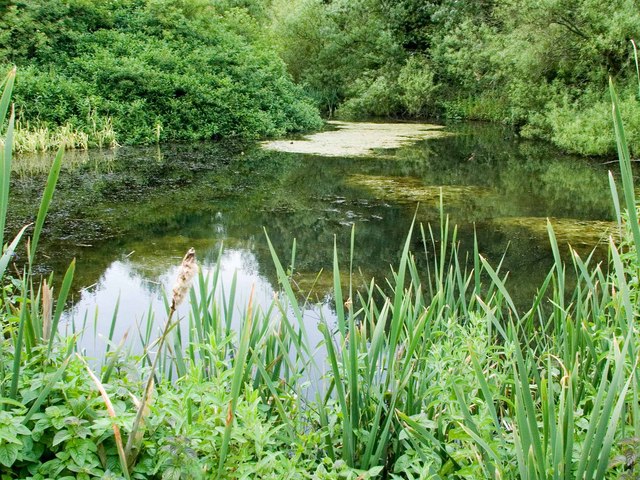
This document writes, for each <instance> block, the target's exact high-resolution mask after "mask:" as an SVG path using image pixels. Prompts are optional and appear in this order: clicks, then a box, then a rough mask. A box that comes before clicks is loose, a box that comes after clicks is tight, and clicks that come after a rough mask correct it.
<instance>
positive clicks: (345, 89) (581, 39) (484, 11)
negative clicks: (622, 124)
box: [273, 0, 640, 155]
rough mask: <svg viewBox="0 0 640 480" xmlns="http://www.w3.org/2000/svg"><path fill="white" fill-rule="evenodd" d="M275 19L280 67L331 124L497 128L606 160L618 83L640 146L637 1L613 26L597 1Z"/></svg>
mask: <svg viewBox="0 0 640 480" xmlns="http://www.w3.org/2000/svg"><path fill="white" fill-rule="evenodd" d="M276 5H278V4H277V3H276ZM363 9H366V13H363ZM273 15H274V21H273V29H274V31H275V38H276V41H278V43H279V45H280V47H279V49H280V52H281V56H282V58H283V59H284V60H285V62H286V63H287V66H288V67H289V69H290V71H291V72H292V74H293V75H294V78H295V79H296V80H298V81H300V82H301V83H302V84H303V85H304V86H305V88H307V89H308V91H310V92H312V93H313V95H314V97H315V98H316V99H317V100H318V102H319V103H320V104H321V106H322V107H323V108H324V109H325V110H327V111H329V112H333V111H334V110H335V109H336V107H337V108H338V109H339V110H340V113H341V114H342V115H344V116H348V117H352V118H358V117H366V116H371V115H384V116H410V117H429V116H445V117H449V118H467V119H481V120H492V121H499V122H505V123H508V124H512V125H514V126H516V127H518V128H522V127H524V129H523V134H524V135H525V136H529V137H539V138H544V139H547V140H550V141H552V142H554V143H556V144H557V145H559V146H560V147H562V148H563V149H566V150H569V151H574V152H578V153H581V154H585V155H603V154H610V153H613V151H614V142H613V141H612V138H613V137H612V135H611V133H610V132H611V130H610V129H609V128H605V127H606V120H605V118H606V116H603V115H602V114H600V113H599V112H601V111H602V110H603V108H604V106H605V105H608V104H609V99H608V97H607V83H606V82H607V79H608V77H609V76H611V77H614V78H615V79H616V81H617V83H618V85H620V86H621V91H622V92H624V95H621V97H622V101H623V103H624V104H625V107H626V111H627V116H628V118H629V119H631V120H630V121H631V123H630V124H629V136H630V138H633V139H635V137H636V135H637V133H636V132H637V126H636V125H635V124H637V121H636V119H637V117H638V115H636V111H637V105H635V102H637V98H636V97H635V95H636V94H635V93H633V92H637V85H636V83H635V74H636V72H635V71H634V69H633V68H632V62H633V58H634V57H633V50H632V48H631V43H630V42H629V40H630V39H633V38H637V37H638V36H639V35H640V29H639V27H638V25H640V13H639V10H638V8H637V5H636V3H635V2H633V1H630V0H615V1H613V2H610V3H609V4H607V14H606V15H605V14H604V13H603V7H602V4H601V3H600V2H594V1H591V0H580V1H567V0H549V1H543V2H529V1H526V0H487V1H484V0H483V1H476V2H460V1H456V0H442V1H437V2H435V1H433V2H425V1H417V0H401V1H396V2H388V1H384V0H359V1H358V2H355V3H352V2H350V3H346V2H345V3H342V2H320V1H311V0H298V1H296V2H294V3H293V5H290V2H287V8H286V9H284V8H275V9H274V13H273ZM362 24H366V25H368V26H369V27H367V28H365V27H363V26H362ZM634 98H635V100H634ZM605 132H606V133H605Z"/></svg>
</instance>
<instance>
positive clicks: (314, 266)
mask: <svg viewBox="0 0 640 480" xmlns="http://www.w3.org/2000/svg"><path fill="white" fill-rule="evenodd" d="M364 125H365V126H366V127H364V126H363V128H360V129H358V125H352V124H336V125H332V126H331V128H330V130H333V131H332V132H325V135H329V136H328V137H321V139H320V143H322V142H325V144H327V143H328V144H330V146H331V143H332V141H333V140H332V138H333V139H334V140H335V141H336V142H337V141H341V142H347V143H348V142H349V141H350V140H349V138H351V141H352V144H350V145H351V146H350V147H349V148H351V150H348V151H347V154H346V155H345V152H344V150H342V151H341V150H337V149H334V148H333V146H335V145H333V146H332V148H330V149H329V150H330V151H316V150H314V149H313V148H311V149H309V148H307V147H308V144H306V143H305V142H300V141H299V140H300V139H296V140H290V141H286V142H280V143H281V144H280V145H278V144H266V145H260V144H249V145H247V144H237V143H235V144H234V143H216V144H210V143H199V144H191V145H163V146H160V147H155V146H154V147H146V148H130V147H120V148H118V149H117V150H108V151H90V152H71V153H68V154H67V158H66V159H65V165H66V167H65V168H64V169H63V172H62V174H61V177H60V180H59V186H58V189H57V191H56V194H55V197H54V202H53V206H52V209H51V213H50V216H49V218H48V221H47V224H46V228H45V233H44V235H43V237H44V238H43V240H42V241H41V245H42V248H41V249H40V253H39V258H38V269H39V271H40V272H42V273H48V272H51V271H55V272H56V275H57V277H58V278H61V277H62V275H63V274H64V271H65V270H66V268H67V266H68V265H69V262H70V261H71V260H72V259H73V258H76V259H77V268H76V276H75V285H74V295H73V300H72V302H71V304H70V306H69V308H68V310H67V311H66V313H65V318H64V324H65V326H66V327H65V328H67V329H71V328H72V327H71V325H74V322H75V327H73V328H76V329H77V328H81V326H82V325H84V326H85V327H84V328H86V330H88V331H89V332H90V333H89V334H88V335H85V337H86V338H88V339H91V340H90V341H89V340H85V345H84V346H85V347H86V348H87V349H89V350H93V351H95V352H96V354H98V355H99V352H100V351H101V349H102V348H103V347H100V346H99V345H103V344H104V340H103V339H101V338H100V337H106V336H107V335H108V330H109V328H110V327H109V326H110V322H111V318H112V316H113V312H114V309H115V308H116V303H117V304H118V323H117V328H116V332H115V334H114V337H115V338H116V339H117V338H119V337H120V336H121V335H122V334H123V332H124V331H125V330H127V329H130V328H131V327H132V326H134V325H136V324H141V323H143V322H144V321H145V319H146V318H147V316H148V315H149V314H150V313H149V312H155V313H154V315H155V316H156V317H162V316H163V315H164V304H163V299H162V298H163V297H162V292H163V289H164V290H166V291H170V288H171V284H172V282H173V278H174V274H175V271H176V269H177V266H178V264H179V262H180V259H181V258H182V255H183V254H184V253H185V252H186V250H187V249H188V248H189V247H191V246H193V247H195V249H196V251H197V255H198V258H199V261H200V263H201V265H202V266H203V268H204V270H205V272H207V271H210V270H211V269H212V268H214V265H215V264H216V262H217V261H218V257H219V254H220V251H221V247H222V246H223V247H224V250H223V251H222V252H223V253H222V256H221V258H220V272H221V283H222V287H223V288H224V289H225V291H226V292H227V293H228V292H229V289H230V285H231V282H232V281H234V278H235V282H236V283H237V288H236V290H237V294H236V297H237V300H236V302H237V305H243V304H244V303H246V302H247V300H248V295H249V291H250V290H251V288H252V286H255V289H256V299H257V301H258V303H259V304H262V305H266V304H267V303H268V302H269V300H270V299H271V298H272V296H273V292H274V290H277V279H276V270H275V267H274V265H273V261H272V259H271V255H270V253H269V249H268V245H267V241H266V235H265V232H266V234H268V236H269V238H270V239H271V241H272V243H273V245H274V247H275V250H276V251H277V253H278V255H279V256H280V259H281V260H282V262H283V264H285V265H288V264H289V263H290V257H291V247H292V243H293V241H294V239H295V240H296V258H295V269H294V275H293V279H294V283H295V285H296V288H297V289H298V291H299V292H300V298H301V299H303V298H305V297H307V296H308V298H309V299H310V302H309V303H308V305H307V308H306V314H305V315H306V317H305V318H307V319H308V321H309V322H310V323H313V322H314V321H317V319H318V318H319V316H320V315H324V316H325V317H327V316H328V317H331V316H332V315H333V313H332V309H333V306H332V301H331V288H330V273H329V272H331V269H332V258H333V245H334V239H335V243H336V245H337V248H338V252H339V258H340V260H341V262H342V266H343V267H344V268H347V267H348V264H347V262H348V258H349V246H350V237H351V229H352V227H355V249H354V254H353V258H354V271H355V272H358V273H357V276H358V279H359V280H358V281H367V280H369V279H370V278H371V277H375V278H376V279H377V280H378V281H380V282H381V281H383V279H384V278H385V277H386V276H388V275H389V274H390V272H391V270H390V266H392V265H396V264H397V261H398V259H399V256H400V250H401V246H402V244H403V242H404V241H405V239H406V235H407V232H408V231H409V228H410V225H411V223H412V220H413V218H414V215H415V216H416V218H417V221H418V222H421V223H423V224H424V225H425V228H427V225H428V224H431V225H432V226H433V229H434V232H435V235H436V237H438V235H439V228H438V225H439V222H440V205H439V204H440V197H441V195H442V199H443V202H444V212H445V214H447V215H449V217H450V219H451V223H452V224H456V225H458V239H459V241H460V248H461V250H462V251H463V252H464V251H465V250H469V249H471V248H472V247H473V239H474V232H476V233H477V240H478V246H479V250H480V252H481V253H482V254H483V255H484V256H485V257H486V258H488V259H489V261H490V262H492V263H493V264H494V265H496V264H497V263H498V262H500V261H501V259H502V257H503V255H504V261H503V269H504V270H509V271H510V276H509V281H508V285H509V286H510V287H511V288H512V290H513V292H514V297H515V300H516V302H521V303H522V304H526V303H527V302H528V301H529V299H531V297H532V296H533V294H534V293H535V290H536V288H537V286H538V285H539V284H540V283H541V282H542V280H543V278H544V276H545V275H546V273H547V272H548V270H549V268H550V266H551V264H552V253H551V249H550V248H549V246H548V240H547V231H546V219H547V218H551V221H552V224H553V225H554V227H555V230H556V235H557V237H558V239H559V241H560V242H561V244H562V245H563V248H562V249H563V251H564V252H565V253H566V252H568V247H567V244H568V243H570V244H571V245H572V246H573V247H574V248H576V249H577V250H578V251H580V252H581V253H587V252H589V251H590V250H591V249H592V248H594V247H596V248H599V250H598V252H599V253H597V255H599V256H601V258H606V249H605V248H604V247H602V245H603V239H606V236H607V232H608V231H610V229H611V227H612V223H611V220H612V218H613V207H612V202H611V195H610V191H609V186H608V180H607V170H608V168H611V169H615V168H616V165H603V164H602V163H601V162H596V161H593V160H588V159H584V158H577V157H571V156H567V155H562V154H560V153H558V151H557V150H555V149H553V148H551V147H550V146H548V145H546V144H541V143H535V142H529V141H523V140H520V139H518V138H516V137H515V136H514V135H513V133H512V132H511V131H510V130H507V129H502V128H500V127H496V126H492V125H486V124H469V123H465V124H454V125H450V126H447V127H446V128H444V129H443V128H439V127H435V126H430V125H426V126H416V125H412V126H411V127H410V128H408V129H407V124H398V125H397V126H394V125H387V126H384V128H383V129H384V130H385V132H386V133H383V132H381V131H380V129H379V126H378V127H375V124H364ZM372 125H373V127H372ZM410 125H411V124H410ZM371 128H373V133H371ZM366 129H369V130H370V131H369V133H368V135H369V137H366V134H365V133H362V131H363V130H366ZM416 129H417V130H416ZM394 130H396V131H398V132H399V135H397V136H396V137H397V138H396V139H395V140H398V139H399V140H400V141H399V142H396V143H394V141H395V140H394V139H393V138H391V140H390V139H389V138H388V137H387V136H386V135H387V133H388V132H389V131H391V132H393V131H394ZM416 132H417V133H416ZM331 134H333V135H334V137H331ZM336 135H337V136H336ZM340 135H342V140H340V138H341V137H340ZM360 135H365V137H359V136H360ZM376 137H377V138H379V139H380V140H381V142H382V143H380V144H379V145H378V147H377V148H375V147H376V146H375V145H373V144H371V142H370V140H371V139H372V138H376ZM391 137H393V135H392V136H391ZM418 137H419V138H418ZM354 138H356V141H355V143H353V139H354ZM357 138H361V140H360V141H358V140H357ZM362 138H364V140H362ZM300 145H302V146H303V147H304V148H302V150H299V149H298V148H297V147H298V146H300ZM354 145H355V147H354ZM372 145H373V147H374V148H371V147H372ZM325 146H326V145H325ZM358 146H359V147H358ZM356 147H357V148H356ZM282 149H285V150H289V151H280V150H282ZM314 152H315V153H314ZM319 152H322V154H320V153H319ZM49 161H50V160H47V159H46V158H44V159H43V158H36V157H32V158H18V159H17V160H16V161H15V163H16V166H15V170H16V171H15V172H14V179H13V182H12V196H11V204H10V217H11V218H10V220H11V222H12V224H11V225H10V227H11V228H12V229H14V230H15V229H16V228H17V227H18V226H19V225H22V224H23V223H24V222H28V221H30V220H31V219H32V218H33V216H34V212H35V211H36V210H37V202H38V198H39V195H40V193H41V191H42V187H43V185H44V182H45V178H46V168H47V165H48V162H49ZM414 237H415V238H414V239H413V240H412V242H413V243H412V245H413V250H414V252H415V253H416V255H417V256H418V257H422V258H423V257H424V255H425V254H424V246H423V245H422V242H421V240H420V237H419V235H417V234H414ZM598 245H600V247H598ZM428 253H429V252H428ZM320 272H322V273H320ZM309 293H310V295H308V294H309ZM185 314H186V311H183V312H182V315H185Z"/></svg>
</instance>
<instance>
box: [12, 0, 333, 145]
mask: <svg viewBox="0 0 640 480" xmlns="http://www.w3.org/2000/svg"><path fill="white" fill-rule="evenodd" d="M0 27H2V29H3V31H4V32H5V33H4V35H5V36H6V38H7V42H8V43H7V44H6V45H5V48H4V51H0V63H5V64H6V63H14V64H16V65H18V66H19V67H21V68H20V72H21V73H20V76H19V78H18V82H17V84H16V89H15V95H14V98H15V101H16V104H17V105H18V107H19V115H18V120H19V122H20V123H21V124H22V125H26V124H27V123H29V125H30V126H31V127H32V128H36V127H37V128H40V127H42V128H47V129H49V130H55V129H56V128H59V127H60V126H62V125H66V124H68V125H69V126H70V128H71V129H75V130H79V131H82V132H84V133H86V134H88V135H90V134H91V133H92V131H94V130H96V128H95V127H94V125H93V123H95V122H97V123H98V124H100V123H105V122H109V123H110V124H111V125H112V126H113V129H114V130H115V132H116V135H117V141H118V142H120V143H149V142H152V141H156V140H157V131H158V130H157V125H161V126H162V139H163V140H201V139H211V138H219V137H230V136H239V137H246V138H258V137H264V136H277V135H283V134H284V133H287V132H297V131H303V130H309V129H314V128H318V127H319V126H320V125H321V122H320V118H319V116H318V113H317V111H316V110H315V109H314V108H313V106H312V103H311V101H310V100H309V99H308V98H307V97H305V95H304V94H303V92H302V90H301V89H300V88H299V87H297V86H295V85H294V84H293V82H292V81H291V79H290V77H289V75H288V74H287V72H286V69H285V67H284V65H283V63H282V61H281V60H280V59H279V58H278V56H277V55H276V54H275V52H274V51H273V49H272V48H271V47H270V46H269V45H268V43H267V42H266V40H265V38H264V35H263V34H261V33H260V30H259V28H258V24H257V23H256V21H255V20H254V19H253V18H252V17H251V16H249V14H248V13H247V12H246V11H245V10H243V9H237V8H230V9H228V10H219V9H217V8H216V7H214V6H212V5H211V4H210V3H208V2H197V1H185V2H177V1H173V0H155V1H153V2H150V3H146V4H145V3H144V2H137V1H134V0H123V1H121V2H117V3H115V4H113V3H111V2H102V1H99V2H84V1H82V0H73V1H71V2H62V1H61V0H55V1H53V2H49V1H44V0H29V1H27V2H22V3H20V4H18V5H16V6H14V7H11V9H10V13H9V14H8V15H6V16H5V17H3V18H2V19H0ZM98 130H99V129H98ZM90 136H91V135H90ZM95 143H97V142H95Z"/></svg>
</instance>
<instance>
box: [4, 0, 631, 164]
mask: <svg viewBox="0 0 640 480" xmlns="http://www.w3.org/2000/svg"><path fill="white" fill-rule="evenodd" d="M607 8H608V12H609V14H607V15H603V14H602V12H601V11H600V8H599V7H598V5H596V4H594V3H593V2H589V1H587V0H580V1H571V2H569V1H564V0H562V1H560V0H558V1H553V2H546V3H544V2H543V3H539V2H538V3H535V4H532V3H531V2H529V1H527V0H495V1H489V0H482V1H477V2H460V1H457V0H443V1H439V2H426V3H425V2H423V1H422V0H400V1H397V2H388V1H386V0H355V1H354V0H333V1H330V2H327V1H322V0H294V1H289V0H271V1H268V0H215V1H206V0H151V1H146V2H145V1H141V0H118V1H115V2H113V1H110V0H97V1H93V2H86V1H85V0H67V1H63V0H28V1H19V2H18V1H16V0H7V1H5V2H1V3H0V67H5V68H6V69H8V68H9V67H10V66H11V65H17V66H18V68H19V69H20V72H21V73H20V76H19V78H18V79H17V81H16V88H15V91H14V99H15V102H16V105H18V109H17V111H16V133H15V142H14V148H15V149H16V151H18V152H34V151H55V150H56V149H57V148H58V147H59V146H60V145H65V148H79V149H86V148H93V147H97V148H100V147H109V146H114V145H117V144H123V145H124V144H151V143H158V142H171V141H198V140H218V139H221V138H231V137H233V138H243V139H249V140H256V139H266V138H279V137H283V136H285V135H288V134H292V133H299V132H309V131H317V130H319V129H320V128H321V127H322V120H321V116H322V117H324V118H327V119H331V118H339V119H343V120H362V119H368V118H374V117H375V118H386V119H411V120H427V121H431V120H433V119H440V120H441V121H442V120H444V121H447V122H453V121H457V120H481V121H490V122H499V123H503V124H505V125H510V126H511V127H512V128H513V129H514V131H515V132H516V133H517V134H518V135H519V136H520V137H522V138H536V139H542V140H545V141H548V142H551V143H553V144H554V145H556V146H557V147H559V148H561V149H562V150H564V151H566V152H570V153H577V154H580V155H585V156H611V155H613V154H614V147H613V145H615V140H614V137H613V133H612V132H611V131H610V128H609V125H608V121H607V120H606V119H607V118H608V110H609V105H610V103H611V99H610V96H609V93H608V88H607V84H606V79H607V78H608V77H612V78H614V80H615V81H616V84H617V85H618V88H619V101H620V103H621V105H622V107H623V108H622V111H623V116H624V121H625V125H627V138H628V139H629V141H630V144H631V145H632V146H633V145H637V144H638V143H639V142H638V139H640V123H639V122H638V118H640V114H639V112H640V103H639V102H640V92H639V91H638V89H637V87H636V77H637V76H638V75H640V71H638V70H637V69H636V70H634V68H633V65H634V61H635V60H636V59H637V48H636V44H635V43H634V42H633V40H631V39H633V38H637V37H638V36H639V35H640V31H639V30H638V25H640V12H639V11H638V9H637V8H635V5H634V3H633V2H629V1H627V0H615V1H613V2H611V4H610V5H608V6H607ZM631 153H632V154H633V155H637V152H635V151H633V149H632V152H631Z"/></svg>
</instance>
